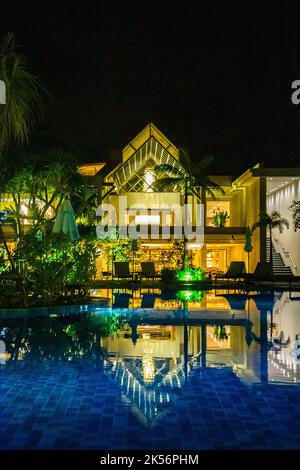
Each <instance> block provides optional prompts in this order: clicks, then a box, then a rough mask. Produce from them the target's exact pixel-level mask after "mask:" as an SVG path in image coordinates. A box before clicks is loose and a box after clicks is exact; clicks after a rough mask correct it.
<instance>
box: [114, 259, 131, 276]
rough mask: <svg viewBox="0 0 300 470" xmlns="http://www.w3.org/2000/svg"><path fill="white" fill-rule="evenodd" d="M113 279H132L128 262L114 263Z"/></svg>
mask: <svg viewBox="0 0 300 470" xmlns="http://www.w3.org/2000/svg"><path fill="white" fill-rule="evenodd" d="M113 277H115V278H117V279H131V280H132V279H133V275H132V273H131V272H130V269H129V261H116V262H114V274H113Z"/></svg>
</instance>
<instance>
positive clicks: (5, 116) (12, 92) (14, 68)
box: [0, 32, 46, 154]
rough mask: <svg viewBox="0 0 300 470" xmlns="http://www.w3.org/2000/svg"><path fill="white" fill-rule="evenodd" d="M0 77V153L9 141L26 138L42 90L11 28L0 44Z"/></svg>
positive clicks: (41, 110)
mask: <svg viewBox="0 0 300 470" xmlns="http://www.w3.org/2000/svg"><path fill="white" fill-rule="evenodd" d="M0 79H1V80H3V81H4V82H5V85H6V104H5V106H3V109H2V112H1V114H0V154H1V153H2V151H3V149H4V148H7V146H8V145H9V143H10V142H11V141H14V142H16V143H18V144H24V143H27V142H28V139H29V135H30V132H31V130H32V128H33V126H34V124H35V123H36V122H37V121H38V120H40V119H41V118H42V116H43V113H44V105H43V95H45V94H46V92H45V90H44V88H43V87H42V85H41V82H40V80H39V78H38V77H37V76H35V75H33V74H32V73H31V72H30V71H29V69H28V64H27V60H26V58H25V57H24V56H23V55H22V54H20V53H19V52H18V48H17V46H16V41H15V36H14V34H13V33H11V32H9V33H7V34H6V36H5V37H4V40H3V43H2V46H1V48H0Z"/></svg>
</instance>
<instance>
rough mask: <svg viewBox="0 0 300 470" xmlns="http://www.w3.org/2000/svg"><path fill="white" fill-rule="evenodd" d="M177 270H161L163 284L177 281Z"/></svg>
mask: <svg viewBox="0 0 300 470" xmlns="http://www.w3.org/2000/svg"><path fill="white" fill-rule="evenodd" d="M176 272H177V271H176V269H170V268H166V267H165V268H163V269H162V270H161V280H162V282H172V281H176Z"/></svg>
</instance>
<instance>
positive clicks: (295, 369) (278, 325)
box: [268, 292, 300, 382]
mask: <svg viewBox="0 0 300 470" xmlns="http://www.w3.org/2000/svg"><path fill="white" fill-rule="evenodd" d="M299 307H300V295H299V293H289V292H284V293H283V295H282V297H281V298H280V300H279V301H278V302H277V303H276V304H275V306H274V311H273V322H274V329H275V335H277V336H278V337H282V339H283V342H284V347H280V345H279V346H278V347H277V348H274V349H273V350H271V351H270V352H269V377H268V378H269V380H270V381H272V382H299V381H300V341H299V339H300V315H299V310H300V309H299ZM275 337H276V336H275Z"/></svg>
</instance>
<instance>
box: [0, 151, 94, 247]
mask: <svg viewBox="0 0 300 470" xmlns="http://www.w3.org/2000/svg"><path fill="white" fill-rule="evenodd" d="M47 158H48V161H46V162H45V163H43V164H37V163H35V164H33V163H27V164H23V165H22V166H21V167H20V168H18V169H17V170H16V171H15V172H14V173H13V174H12V173H11V174H10V175H9V176H8V177H7V178H6V180H5V181H2V185H1V187H0V191H1V193H2V194H3V193H9V194H10V196H11V203H10V204H9V205H8V207H6V208H5V209H6V210H7V212H8V216H9V218H10V219H12V220H13V221H14V224H15V227H16V235H17V242H18V241H19V240H20V238H21V237H22V235H23V234H24V231H25V228H26V231H28V230H30V231H33V232H37V231H38V230H40V229H42V230H43V231H44V232H50V231H51V229H52V221H53V220H54V218H55V216H56V214H57V210H58V208H59V207H60V205H61V203H62V201H63V200H64V198H65V197H66V196H68V197H70V199H71V200H72V201H73V200H75V206H76V208H75V213H76V215H77V216H79V217H85V218H86V219H87V220H88V221H90V219H91V213H92V211H94V220H95V219H96V218H95V211H96V205H93V204H94V203H95V197H94V194H92V190H91V192H90V193H89V194H87V191H86V183H85V180H84V178H83V177H82V176H81V175H80V174H79V173H78V171H77V167H76V163H75V162H74V161H73V160H72V159H71V158H70V155H69V154H67V153H65V152H63V151H61V150H55V151H52V152H50V154H48V156H47Z"/></svg>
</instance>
